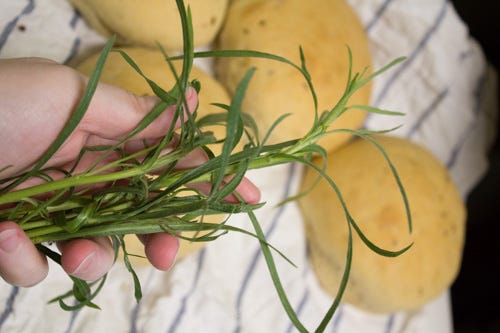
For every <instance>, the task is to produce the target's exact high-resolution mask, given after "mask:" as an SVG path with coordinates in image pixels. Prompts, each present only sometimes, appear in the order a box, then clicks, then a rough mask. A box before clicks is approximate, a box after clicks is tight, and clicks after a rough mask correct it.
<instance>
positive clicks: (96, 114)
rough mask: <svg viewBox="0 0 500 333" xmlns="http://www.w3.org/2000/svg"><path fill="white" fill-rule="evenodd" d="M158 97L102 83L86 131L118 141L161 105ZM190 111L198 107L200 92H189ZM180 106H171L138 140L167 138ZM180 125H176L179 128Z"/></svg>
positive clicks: (187, 100)
mask: <svg viewBox="0 0 500 333" xmlns="http://www.w3.org/2000/svg"><path fill="white" fill-rule="evenodd" d="M158 102H159V99H158V98H157V97H156V96H137V95H134V94H132V93H130V92H128V91H126V90H124V89H121V88H119V87H116V86H112V85H108V84H105V83H100V84H99V85H98V87H97V90H96V92H95V94H94V96H93V98H92V101H91V102H90V105H89V108H88V110H87V113H86V114H85V116H84V118H83V119H82V126H83V127H82V128H84V129H85V130H86V131H88V132H89V133H90V134H92V135H96V136H98V137H101V138H104V139H110V140H117V139H120V138H122V137H124V136H125V135H127V134H128V133H130V131H132V130H133V129H134V128H135V127H136V126H137V125H138V124H139V122H140V121H141V120H142V119H143V118H144V116H145V115H146V114H147V112H149V111H150V110H151V109H152V108H153V107H154V106H155V105H156V104H157V103H158ZM186 102H187V105H188V110H187V111H188V112H191V113H192V112H194V110H195V109H196V106H197V104H198V96H197V94H196V90H195V89H194V88H192V87H189V88H188V89H187V90H186ZM175 108H176V106H175V105H173V106H170V107H168V108H167V109H166V110H165V111H164V112H163V113H162V114H161V115H160V116H159V117H158V118H157V119H155V121H153V122H152V123H151V124H150V125H149V126H148V127H146V128H145V129H144V130H143V131H141V132H140V133H139V134H138V135H136V136H135V137H134V138H135V139H147V138H157V137H161V136H163V135H165V133H166V131H167V130H168V128H170V125H171V123H172V121H173V119H174V116H175ZM179 125H180V122H179V124H176V127H178V126H179Z"/></svg>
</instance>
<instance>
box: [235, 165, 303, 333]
mask: <svg viewBox="0 0 500 333" xmlns="http://www.w3.org/2000/svg"><path fill="white" fill-rule="evenodd" d="M295 173H296V166H295V164H293V163H291V164H290V167H289V168H288V176H287V181H286V185H285V188H284V191H283V193H282V197H281V200H285V199H287V198H288V197H290V193H291V184H292V179H293V177H294V175H295ZM285 209H286V205H282V206H280V207H279V209H278V210H277V211H276V214H275V215H274V217H273V219H272V220H271V224H270V226H269V228H268V230H267V231H266V232H265V237H266V238H268V237H269V236H270V235H271V234H272V233H273V231H274V229H275V228H276V226H277V224H278V222H279V221H280V217H281V215H282V214H283V212H284V211H285ZM261 255H262V254H261V251H260V247H259V248H258V249H257V250H256V251H255V253H254V255H253V258H252V260H251V261H250V265H249V266H248V269H247V272H246V274H245V277H244V278H243V281H242V283H241V287H240V290H239V292H238V296H237V299H236V327H235V329H234V332H235V333H236V332H240V330H241V307H242V302H243V297H244V295H245V292H246V290H247V288H248V285H249V284H250V279H251V278H252V276H253V273H254V272H255V266H257V262H258V260H259V258H260V257H261Z"/></svg>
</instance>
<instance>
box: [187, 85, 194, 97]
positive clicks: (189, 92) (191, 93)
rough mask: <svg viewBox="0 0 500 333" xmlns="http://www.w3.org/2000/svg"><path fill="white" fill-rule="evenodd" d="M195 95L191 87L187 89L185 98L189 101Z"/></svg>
mask: <svg viewBox="0 0 500 333" xmlns="http://www.w3.org/2000/svg"><path fill="white" fill-rule="evenodd" d="M195 93H196V90H195V89H194V88H193V87H187V89H186V98H187V99H189V98H191V97H193V95H194V94H195Z"/></svg>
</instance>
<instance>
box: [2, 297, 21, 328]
mask: <svg viewBox="0 0 500 333" xmlns="http://www.w3.org/2000/svg"><path fill="white" fill-rule="evenodd" d="M18 294H19V287H12V289H11V291H10V295H9V297H8V298H7V301H6V302H5V308H4V310H3V312H2V314H1V315H0V332H1V331H2V326H3V324H4V323H5V321H6V320H7V318H8V317H9V316H10V315H11V314H12V312H13V311H14V302H15V300H16V298H17V295H18Z"/></svg>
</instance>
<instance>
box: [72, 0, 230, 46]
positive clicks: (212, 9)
mask: <svg viewBox="0 0 500 333" xmlns="http://www.w3.org/2000/svg"><path fill="white" fill-rule="evenodd" d="M70 1H71V3H72V4H73V5H74V6H75V7H76V8H77V9H78V11H79V12H80V13H81V15H82V16H83V17H84V18H85V19H86V21H87V22H88V24H89V25H90V26H91V27H92V28H94V29H96V30H97V31H98V32H100V33H101V34H103V35H105V36H111V35H113V34H116V35H117V43H118V44H125V45H137V46H147V47H156V45H157V43H160V44H161V45H162V46H163V47H164V48H165V49H167V50H170V51H180V50H182V45H183V39H182V26H181V20H180V16H179V10H178V8H177V5H176V3H175V1H173V0H170V1H162V0H143V1H135V0H125V1H123V0H105V1H100V0H70ZM227 3H228V0H210V1H207V0H186V1H184V4H185V5H186V6H187V5H189V6H190V8H191V13H192V19H193V31H194V44H195V46H196V47H198V46H205V45H208V44H210V43H211V42H212V41H213V40H214V38H215V36H216V34H217V33H218V31H219V29H220V26H221V24H222V22H223V20H224V16H225V14H226V7H227Z"/></svg>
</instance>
